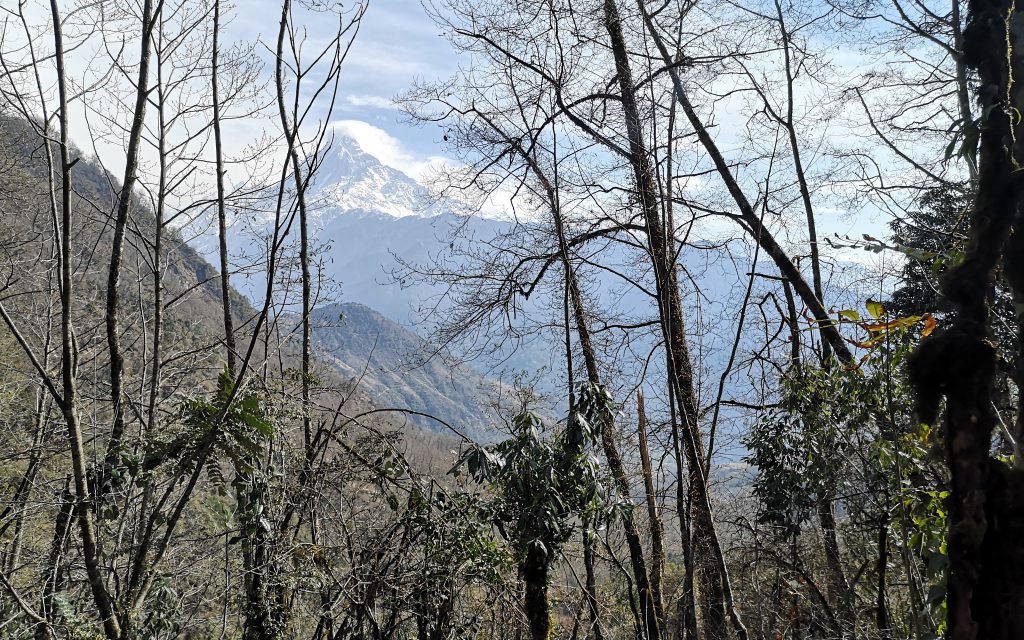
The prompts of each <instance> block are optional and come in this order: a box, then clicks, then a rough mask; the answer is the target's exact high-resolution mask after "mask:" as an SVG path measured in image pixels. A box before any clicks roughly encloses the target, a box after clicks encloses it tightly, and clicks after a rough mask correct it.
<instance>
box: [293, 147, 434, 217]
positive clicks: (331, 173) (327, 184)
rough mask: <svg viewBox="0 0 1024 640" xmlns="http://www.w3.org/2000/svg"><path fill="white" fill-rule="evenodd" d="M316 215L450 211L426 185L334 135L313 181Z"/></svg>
mask: <svg viewBox="0 0 1024 640" xmlns="http://www.w3.org/2000/svg"><path fill="white" fill-rule="evenodd" d="M312 196H313V198H314V202H315V208H316V210H317V211H318V213H319V215H318V217H319V218H321V219H324V218H333V217H334V216H336V215H339V214H345V213H376V214H381V213H382V214H387V215H389V216H392V217H395V218H404V217H407V216H419V217H426V218H430V217H434V216H436V215H439V214H442V213H447V212H450V211H452V208H453V207H452V206H451V204H450V203H448V204H445V203H438V202H435V201H433V200H432V199H431V198H430V193H429V191H428V190H427V188H426V187H424V186H423V185H421V184H420V183H418V182H416V181H415V180H414V179H412V178H411V177H409V176H408V175H406V174H405V173H403V172H401V171H399V170H398V169H395V168H393V167H389V166H387V165H385V164H383V163H382V162H381V161H380V160H378V159H377V158H375V157H374V156H373V155H371V154H369V153H367V152H366V151H364V150H363V149H362V147H360V146H359V143H358V142H356V140H355V139H353V138H352V137H350V136H347V135H344V134H339V135H337V136H335V138H334V141H333V144H332V145H331V148H330V149H329V150H328V151H327V153H326V155H325V156H324V159H323V162H322V164H321V166H320V168H319V169H318V171H317V173H316V176H315V178H314V182H313V190H312Z"/></svg>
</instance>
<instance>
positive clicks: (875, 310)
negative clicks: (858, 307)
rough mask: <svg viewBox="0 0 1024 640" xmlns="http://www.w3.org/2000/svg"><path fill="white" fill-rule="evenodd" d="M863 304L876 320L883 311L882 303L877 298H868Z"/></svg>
mask: <svg viewBox="0 0 1024 640" xmlns="http://www.w3.org/2000/svg"><path fill="white" fill-rule="evenodd" d="M864 306H865V307H867V310H868V313H870V314H871V317H872V318H874V319H876V320H877V319H878V318H881V317H882V314H883V313H885V307H883V306H882V303H881V302H878V301H877V300H868V301H867V303H866V304H865V305H864Z"/></svg>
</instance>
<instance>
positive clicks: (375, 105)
mask: <svg viewBox="0 0 1024 640" xmlns="http://www.w3.org/2000/svg"><path fill="white" fill-rule="evenodd" d="M344 101H345V104H347V105H349V106H352V107H360V108H365V107H369V108H371V109H397V108H398V106H397V105H396V104H395V101H394V100H392V99H391V98H388V97H385V96H374V95H367V94H364V93H355V94H348V95H346V96H345V97H344Z"/></svg>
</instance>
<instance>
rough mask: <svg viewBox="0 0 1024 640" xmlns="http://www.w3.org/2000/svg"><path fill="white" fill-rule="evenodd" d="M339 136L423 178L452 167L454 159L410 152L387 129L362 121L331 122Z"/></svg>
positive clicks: (402, 169) (419, 179)
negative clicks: (441, 169)
mask: <svg viewBox="0 0 1024 640" xmlns="http://www.w3.org/2000/svg"><path fill="white" fill-rule="evenodd" d="M331 126H332V128H333V129H334V132H335V133H336V134H337V135H341V136H345V137H347V138H350V139H352V140H355V142H356V144H358V145H359V147H360V148H361V149H362V150H363V151H365V152H366V153H368V154H370V155H371V156H373V157H375V158H377V159H378V160H380V161H381V163H382V164H385V165H387V166H389V167H392V168H393V169H398V170H399V171H401V172H403V173H405V174H407V175H409V176H411V177H412V178H413V179H415V180H417V181H422V180H423V179H424V178H425V177H427V176H429V175H430V173H431V172H432V171H434V170H436V169H439V168H441V167H448V166H452V162H451V160H449V159H448V158H445V157H444V156H439V155H428V156H419V155H416V154H414V153H413V152H411V151H409V150H408V149H407V148H406V147H405V145H404V144H402V141H401V140H399V139H398V138H396V137H395V136H393V135H391V134H390V133H388V132H387V131H385V130H383V129H381V128H380V127H376V126H374V125H372V124H370V123H369V122H364V121H362V120H338V121H336V122H333V123H331Z"/></svg>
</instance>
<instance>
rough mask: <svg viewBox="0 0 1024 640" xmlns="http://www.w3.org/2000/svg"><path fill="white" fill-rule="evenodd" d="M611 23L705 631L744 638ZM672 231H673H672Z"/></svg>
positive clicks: (658, 225)
mask: <svg viewBox="0 0 1024 640" xmlns="http://www.w3.org/2000/svg"><path fill="white" fill-rule="evenodd" d="M604 17H605V26H606V28H607V30H608V34H609V36H610V42H611V47H612V53H613V55H614V57H615V67H616V72H617V78H618V83H619V91H620V95H621V97H622V107H623V111H624V114H625V125H626V132H627V135H628V138H629V155H630V162H631V164H632V167H633V173H634V177H635V180H636V187H637V194H638V197H639V200H640V206H641V207H642V210H643V214H644V221H645V226H646V232H647V242H648V249H649V251H650V255H651V262H652V266H653V271H654V279H655V285H656V287H657V293H658V308H659V313H660V316H661V327H662V333H663V335H664V341H665V348H666V354H667V360H668V376H669V380H670V383H671V384H672V387H673V391H674V393H675V400H676V403H677V405H678V411H679V416H680V419H681V421H682V422H681V425H680V426H681V435H682V440H683V448H684V451H685V452H686V457H687V463H688V464H689V466H690V480H691V482H690V490H691V494H692V496H693V501H692V505H693V509H694V513H693V526H694V530H693V534H694V540H695V543H696V548H695V551H696V556H695V565H696V566H697V567H698V577H699V578H700V583H699V584H700V592H701V593H702V595H703V596H704V599H703V601H704V603H705V616H704V617H705V620H704V622H705V625H706V628H705V632H706V634H707V635H708V636H709V637H712V638H725V637H727V635H728V629H727V624H726V609H728V615H729V617H730V618H731V619H732V622H733V626H734V628H735V630H736V632H737V634H738V635H739V636H740V637H741V639H742V640H745V638H746V637H747V632H746V627H744V625H743V622H742V620H741V618H740V615H739V610H738V609H737V608H736V606H735V603H733V602H732V586H731V584H730V582H729V577H728V570H727V568H726V564H725V557H724V554H723V551H722V549H721V545H720V541H719V540H718V533H717V531H716V529H715V524H714V518H713V516H712V513H711V500H710V495H709V494H708V487H707V478H705V477H704V467H705V464H706V462H707V461H706V459H705V455H704V450H703V444H702V441H701V435H700V431H699V427H698V422H697V414H698V407H697V400H696V392H695V389H694V384H693V370H692V362H691V359H690V352H689V346H688V344H687V336H686V325H685V322H684V321H683V313H682V302H681V299H680V297H679V285H678V282H677V278H676V270H675V250H674V249H675V247H674V244H675V243H674V240H672V241H671V242H670V238H671V235H669V238H666V229H664V227H663V224H662V220H661V215H660V208H659V206H658V200H659V198H658V190H657V187H656V185H655V180H654V174H653V170H652V168H651V165H650V159H649V158H648V156H647V149H646V147H645V146H644V138H643V132H642V130H641V120H640V113H639V109H638V108H637V100H636V96H635V93H634V88H633V76H632V70H631V65H630V62H629V55H628V52H627V48H626V42H625V38H624V36H623V34H622V24H621V21H620V18H619V13H618V6H617V5H616V3H615V0H605V2H604ZM667 231H668V233H669V234H671V233H672V230H667Z"/></svg>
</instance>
